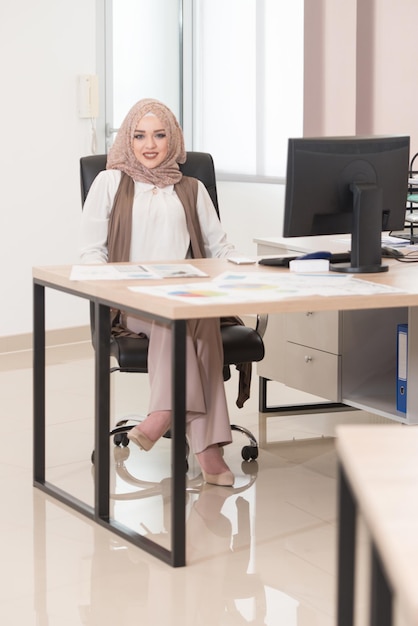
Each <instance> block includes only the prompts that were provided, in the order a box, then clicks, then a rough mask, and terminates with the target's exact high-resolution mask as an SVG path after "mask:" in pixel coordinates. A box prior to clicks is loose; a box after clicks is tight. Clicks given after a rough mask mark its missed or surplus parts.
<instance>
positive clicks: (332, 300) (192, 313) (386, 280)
mask: <svg viewBox="0 0 418 626" xmlns="http://www.w3.org/2000/svg"><path fill="white" fill-rule="evenodd" d="M169 262H170V261H167V263H169ZM172 262H173V263H179V262H182V261H178V260H173V261H172ZM183 262H184V263H190V260H186V261H183ZM144 263H145V261H144ZM193 265H195V266H196V267H198V268H199V269H201V270H203V271H204V272H206V273H207V274H208V275H209V278H203V277H202V278H195V277H194V278H188V279H183V280H182V281H181V283H182V284H187V283H196V282H200V281H203V282H204V281H208V280H210V279H211V278H215V277H216V276H219V275H220V274H221V273H223V272H231V271H234V272H243V273H248V272H260V273H266V272H274V273H276V274H277V273H278V272H281V273H287V272H289V270H287V269H284V268H270V267H267V266H262V265H257V264H256V265H241V266H239V265H233V264H231V263H229V262H228V261H227V260H226V259H193ZM388 265H389V266H390V269H389V272H385V273H381V274H361V275H358V276H357V278H359V279H361V280H367V281H371V282H374V283H379V284H384V285H389V286H393V287H397V288H400V289H404V290H405V293H387V294H377V295H370V296H369V295H354V294H351V295H347V296H341V295H336V296H335V297H334V296H327V297H324V296H309V297H307V296H296V297H287V298H285V299H274V298H272V299H271V300H268V299H267V300H266V299H264V298H263V300H262V301H260V302H254V301H252V302H245V303H239V304H237V303H226V302H222V303H219V302H217V301H214V302H213V303H210V304H205V305H196V304H192V303H190V301H187V300H185V301H184V302H183V301H179V300H174V299H170V298H167V297H164V296H154V295H148V294H141V293H135V292H132V291H130V290H129V289H128V287H129V286H132V285H136V286H138V285H141V286H144V282H145V281H143V280H142V281H141V280H136V281H131V280H111V281H108V280H96V281H73V280H70V278H69V277H70V273H71V266H70V265H67V266H48V267H35V268H33V278H34V280H35V281H36V282H38V283H41V284H44V285H46V286H50V287H53V288H59V289H62V290H63V291H66V292H68V293H73V294H75V295H79V296H84V297H87V298H91V299H98V300H100V301H101V302H102V303H104V304H109V305H111V306H117V307H119V308H124V309H125V310H127V311H129V310H132V311H135V310H137V311H138V310H139V311H143V312H146V313H150V314H159V315H161V316H163V317H165V318H166V319H173V320H175V319H193V318H204V317H218V316H225V315H236V314H246V313H248V314H254V313H260V314H265V313H277V312H294V311H306V310H309V311H327V310H328V311H336V310H350V309H351V310H352V309H374V308H391V307H401V306H418V264H408V265H407V264H402V263H398V262H397V261H395V260H392V259H390V260H388ZM163 280H165V281H168V280H170V281H171V280H172V281H173V283H172V284H175V283H174V280H175V281H176V284H179V282H180V281H179V280H177V279H163ZM153 284H161V280H160V281H156V282H154V281H151V280H147V281H146V285H147V286H150V285H153Z"/></svg>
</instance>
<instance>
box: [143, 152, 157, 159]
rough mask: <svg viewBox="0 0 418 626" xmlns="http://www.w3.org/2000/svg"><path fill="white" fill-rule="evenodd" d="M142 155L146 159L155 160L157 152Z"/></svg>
mask: <svg viewBox="0 0 418 626" xmlns="http://www.w3.org/2000/svg"><path fill="white" fill-rule="evenodd" d="M143 154H144V157H145V158H146V159H155V158H156V157H157V156H158V152H144V153H143Z"/></svg>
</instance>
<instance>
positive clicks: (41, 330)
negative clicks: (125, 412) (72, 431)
mask: <svg viewBox="0 0 418 626" xmlns="http://www.w3.org/2000/svg"><path fill="white" fill-rule="evenodd" d="M33 480H34V484H37V483H39V484H42V485H43V484H44V483H45V287H44V286H43V285H37V284H36V283H34V285H33Z"/></svg>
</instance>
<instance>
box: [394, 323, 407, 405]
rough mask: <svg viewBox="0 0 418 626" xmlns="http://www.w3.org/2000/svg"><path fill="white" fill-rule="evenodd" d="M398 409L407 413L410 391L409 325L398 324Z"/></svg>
mask: <svg viewBox="0 0 418 626" xmlns="http://www.w3.org/2000/svg"><path fill="white" fill-rule="evenodd" d="M396 365H397V366H396V376H397V388H396V409H397V410H398V411H401V413H406V400H407V389H408V324H398V337H397V364H396Z"/></svg>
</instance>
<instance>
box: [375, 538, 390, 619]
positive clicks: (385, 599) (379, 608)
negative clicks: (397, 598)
mask: <svg viewBox="0 0 418 626" xmlns="http://www.w3.org/2000/svg"><path fill="white" fill-rule="evenodd" d="M370 586H371V593H370V626H392V622H393V618H392V615H393V607H392V590H391V588H390V587H389V585H388V581H387V578H386V575H385V572H384V569H383V565H382V561H381V559H380V556H379V554H378V552H377V550H376V546H375V545H374V543H372V562H371V582H370Z"/></svg>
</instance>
